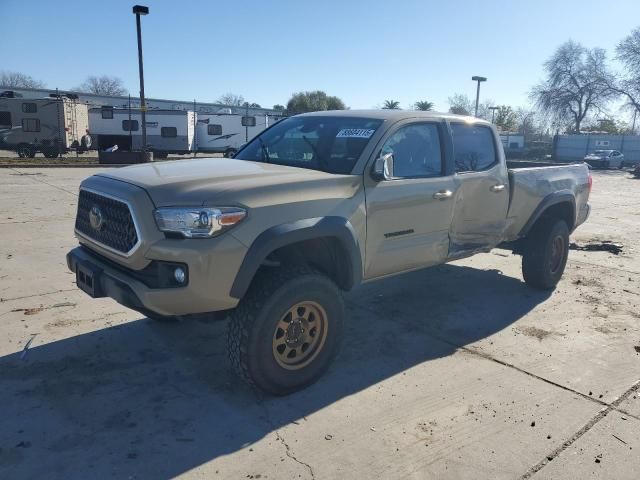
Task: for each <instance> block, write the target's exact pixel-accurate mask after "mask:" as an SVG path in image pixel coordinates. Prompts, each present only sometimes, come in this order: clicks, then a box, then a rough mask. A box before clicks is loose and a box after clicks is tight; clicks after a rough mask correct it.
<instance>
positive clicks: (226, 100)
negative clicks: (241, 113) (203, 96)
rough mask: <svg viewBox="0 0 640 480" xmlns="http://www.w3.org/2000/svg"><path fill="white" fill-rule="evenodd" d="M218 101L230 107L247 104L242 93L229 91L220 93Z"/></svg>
mask: <svg viewBox="0 0 640 480" xmlns="http://www.w3.org/2000/svg"><path fill="white" fill-rule="evenodd" d="M216 102H217V103H221V104H222V105H228V106H230V107H242V106H243V105H244V104H245V99H244V97H243V96H242V95H237V94H235V93H231V92H229V93H225V94H224V95H220V97H219V98H218V100H216Z"/></svg>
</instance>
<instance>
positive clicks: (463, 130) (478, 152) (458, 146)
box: [451, 123, 498, 173]
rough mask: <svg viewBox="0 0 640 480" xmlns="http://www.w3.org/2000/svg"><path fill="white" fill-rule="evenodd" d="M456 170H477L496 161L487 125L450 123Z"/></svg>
mask: <svg viewBox="0 0 640 480" xmlns="http://www.w3.org/2000/svg"><path fill="white" fill-rule="evenodd" d="M451 132H452V134H453V156H454V160H455V165H456V172H458V173H465V172H479V171H481V170H487V169H489V168H491V167H493V166H494V165H496V164H497V163H498V156H497V155H496V146H495V140H494V138H493V132H492V131H491V129H490V128H489V127H485V126H481V125H470V124H466V123H451Z"/></svg>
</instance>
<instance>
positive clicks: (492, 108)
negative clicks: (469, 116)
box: [476, 107, 500, 123]
mask: <svg viewBox="0 0 640 480" xmlns="http://www.w3.org/2000/svg"><path fill="white" fill-rule="evenodd" d="M476 108H477V107H476ZM499 108H500V107H489V110H491V123H495V119H496V110H498V109H499ZM476 112H477V111H476ZM476 115H477V113H476Z"/></svg>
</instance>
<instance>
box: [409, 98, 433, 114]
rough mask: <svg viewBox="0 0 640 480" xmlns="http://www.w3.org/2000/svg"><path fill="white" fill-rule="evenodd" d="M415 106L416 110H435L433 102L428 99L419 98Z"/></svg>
mask: <svg viewBox="0 0 640 480" xmlns="http://www.w3.org/2000/svg"><path fill="white" fill-rule="evenodd" d="M413 107H414V108H415V109H416V110H422V111H423V112H429V111H431V110H433V102H429V101H428V100H418V101H417V102H416V103H414V104H413Z"/></svg>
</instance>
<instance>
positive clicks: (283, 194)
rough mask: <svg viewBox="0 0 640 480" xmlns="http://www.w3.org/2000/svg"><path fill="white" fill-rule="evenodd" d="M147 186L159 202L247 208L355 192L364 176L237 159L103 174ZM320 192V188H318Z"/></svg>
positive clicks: (145, 166) (184, 162) (149, 165)
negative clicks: (242, 206)
mask: <svg viewBox="0 0 640 480" xmlns="http://www.w3.org/2000/svg"><path fill="white" fill-rule="evenodd" d="M98 176H101V177H106V178H112V179H115V180H119V181H122V182H126V183H130V184H133V185H136V186H139V187H141V188H144V189H145V190H146V191H147V193H148V194H149V196H150V197H151V199H152V200H153V203H154V204H155V205H156V206H157V207H164V206H182V205H191V206H194V205H217V206H233V205H246V206H248V207H252V206H261V205H264V204H265V202H267V203H270V204H277V203H285V202H287V201H290V200H291V197H292V196H293V197H294V198H299V197H300V196H315V197H317V196H320V197H324V198H328V197H334V198H335V197H336V196H338V197H343V198H345V197H350V196H352V195H353V194H354V193H355V190H356V189H357V188H358V186H359V185H360V181H361V179H360V177H359V176H355V175H336V174H331V173H326V172H320V171H317V170H309V169H305V168H297V167H288V166H283V165H275V164H267V163H260V162H250V161H247V160H236V159H232V158H194V159H190V160H176V161H171V162H159V163H145V164H139V165H132V166H129V167H125V168H121V169H118V170H112V171H109V172H105V173H99V174H98ZM313 192H315V193H313Z"/></svg>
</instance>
